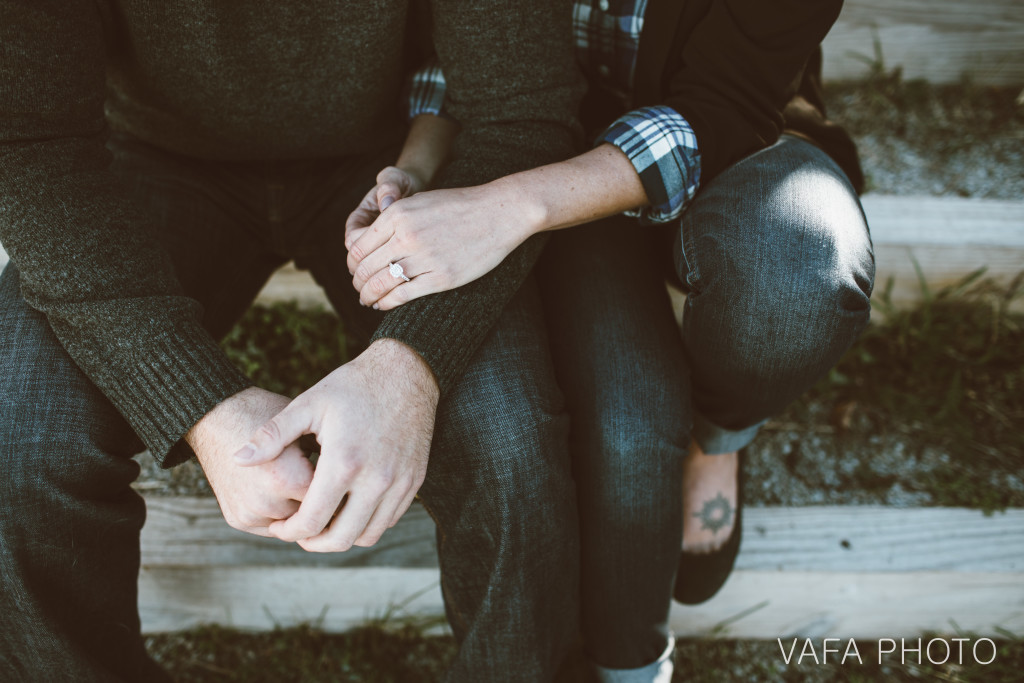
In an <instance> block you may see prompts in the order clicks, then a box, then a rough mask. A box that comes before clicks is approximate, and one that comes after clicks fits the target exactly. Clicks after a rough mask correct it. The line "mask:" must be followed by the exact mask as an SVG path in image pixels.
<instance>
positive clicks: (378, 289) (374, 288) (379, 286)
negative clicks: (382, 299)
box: [366, 277, 388, 296]
mask: <svg viewBox="0 0 1024 683" xmlns="http://www.w3.org/2000/svg"><path fill="white" fill-rule="evenodd" d="M366 284H367V285H369V287H370V291H371V292H373V293H374V294H376V295H377V296H381V295H382V294H384V292H386V291H387V289H388V288H387V285H386V284H385V283H384V280H382V279H381V278H379V277H375V278H373V279H372V280H370V281H369V282H367V283H366Z"/></svg>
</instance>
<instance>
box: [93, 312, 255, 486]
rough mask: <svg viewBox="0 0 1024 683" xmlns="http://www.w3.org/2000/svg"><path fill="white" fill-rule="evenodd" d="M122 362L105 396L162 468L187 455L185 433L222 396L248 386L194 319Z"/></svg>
mask: <svg viewBox="0 0 1024 683" xmlns="http://www.w3.org/2000/svg"><path fill="white" fill-rule="evenodd" d="M133 360H136V361H137V362H136V363H134V364H133V365H131V366H130V367H126V366H124V365H121V367H120V370H121V371H120V372H119V373H118V374H119V376H118V378H117V380H116V381H114V382H111V383H110V384H109V385H108V386H107V387H106V390H107V391H106V393H107V396H108V398H110V399H111V401H113V403H114V405H116V406H118V407H119V408H120V410H121V412H122V413H123V414H124V416H125V418H126V419H127V420H128V422H129V424H131V426H132V427H133V428H134V429H135V431H136V433H137V434H138V435H139V437H140V438H141V439H142V441H143V442H144V443H145V444H146V446H147V447H148V448H149V450H150V452H151V453H152V454H153V457H154V458H155V459H156V461H157V462H158V463H159V464H160V465H161V467H173V466H174V465H177V464H179V463H181V462H184V461H185V460H188V459H189V458H190V457H192V455H193V453H192V449H191V448H190V447H189V446H188V444H186V443H185V441H184V438H183V437H184V436H185V434H186V433H187V432H188V431H189V430H190V429H191V428H192V427H193V425H195V423H196V422H198V421H199V419H200V418H202V417H203V416H204V415H206V414H207V413H208V412H210V410H212V409H213V408H214V406H216V405H217V404H218V403H220V402H221V401H223V400H224V399H226V398H228V397H229V396H232V395H234V394H236V393H238V392H239V391H242V390H243V389H246V388H248V387H250V386H252V382H251V381H249V380H248V379H247V378H246V377H245V375H243V374H242V373H241V372H240V371H239V370H238V369H237V368H236V367H235V366H234V365H232V364H231V361H230V360H229V359H228V357H227V356H226V355H225V354H224V352H223V351H222V350H221V349H220V347H219V346H218V345H217V343H216V342H215V341H214V340H213V339H212V338H211V337H210V336H209V335H208V334H207V333H206V331H205V330H203V329H202V328H201V327H199V326H198V324H196V325H194V326H191V325H186V326H183V327H182V328H180V329H175V330H174V331H172V332H170V333H168V334H166V335H165V336H164V337H162V338H159V339H153V340H150V342H149V344H147V353H146V354H145V357H144V358H138V359H133Z"/></svg>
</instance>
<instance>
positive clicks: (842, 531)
mask: <svg viewBox="0 0 1024 683" xmlns="http://www.w3.org/2000/svg"><path fill="white" fill-rule="evenodd" d="M147 505H148V509H149V516H148V519H147V521H146V526H145V528H144V529H143V532H142V562H143V564H144V565H146V566H149V567H158V566H182V567H184V566H194V567H202V566H250V565H274V566H286V567H287V566H296V565H298V566H304V567H370V566H373V567H402V568H428V567H429V568H433V567H436V566H437V558H436V554H435V545H434V524H433V521H432V520H431V519H430V517H429V516H428V515H427V514H426V512H425V511H424V510H423V508H422V507H421V506H420V505H414V506H413V507H412V508H411V509H410V511H409V513H408V514H406V515H405V517H403V518H402V520H401V521H400V522H399V523H398V524H397V525H396V526H395V527H394V528H393V529H391V530H389V531H388V532H387V533H386V534H385V535H384V537H383V538H382V539H381V541H380V543H378V545H377V546H374V547H373V548H353V549H352V550H350V551H349V552H347V553H333V554H322V553H306V552H305V551H303V550H302V549H301V548H299V547H298V546H296V545H294V544H288V543H283V542H281V541H278V540H276V539H268V538H260V537H257V536H252V535H250V534H246V533H243V532H240V531H236V530H234V529H232V528H231V527H229V526H228V525H227V524H226V523H225V522H224V520H223V518H222V517H221V514H220V511H219V510H218V508H217V504H216V501H214V500H213V499H212V498H184V497H182V498H177V497H176V498H158V497H150V498H147ZM744 515H745V524H744V536H743V552H742V553H741V554H740V557H739V559H738V560H737V567H738V568H740V569H747V570H756V571H786V572H789V571H818V572H922V571H947V572H999V573H1019V574H1024V510H1016V509H1015V510H1008V511H1006V512H1003V513H997V514H994V515H992V516H990V517H987V516H985V515H984V514H983V513H981V512H979V511H977V510H967V509H961V508H906V509H899V508H889V507H875V506H816V507H796V508H782V507H770V508H761V507H752V508H748V509H746V510H744Z"/></svg>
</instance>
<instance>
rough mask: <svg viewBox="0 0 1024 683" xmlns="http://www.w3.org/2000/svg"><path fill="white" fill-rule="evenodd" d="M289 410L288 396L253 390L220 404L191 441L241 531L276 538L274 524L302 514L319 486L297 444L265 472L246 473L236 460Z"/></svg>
mask: <svg viewBox="0 0 1024 683" xmlns="http://www.w3.org/2000/svg"><path fill="white" fill-rule="evenodd" d="M286 405H288V399H287V398H285V397H284V396H280V395H278V394H274V393H271V392H269V391H264V390H263V389H259V388H256V387H251V388H249V389H245V390H244V391H240V392H238V393H237V394H235V395H234V396H232V397H230V398H228V399H227V400H225V401H224V402H222V403H221V404H219V405H218V406H217V407H216V408H214V409H213V410H211V411H210V412H209V413H207V414H206V416H204V417H203V419H201V420H200V421H199V422H197V423H196V425H195V426H194V427H193V428H192V429H191V430H189V433H188V434H187V435H186V436H185V439H186V440H187V441H188V443H189V445H190V446H192V450H194V451H195V452H196V456H197V457H198V459H199V464H200V465H202V466H203V471H204V472H205V473H206V478H207V479H209V480H210V486H211V487H212V488H213V492H214V494H215V495H216V496H217V502H218V503H219V504H220V509H221V512H222V513H223V514H224V519H225V520H227V522H228V524H230V525H231V526H232V527H234V528H235V529H240V530H241V531H247V532H249V533H251V534H256V535H258V536H270V535H271V534H270V532H269V531H268V530H267V528H268V527H269V526H270V524H271V523H272V522H274V521H275V520H281V519H287V518H288V517H290V516H291V515H292V514H294V513H295V511H296V510H298V509H299V502H300V501H301V500H302V499H303V497H304V496H305V494H306V489H308V488H309V485H310V483H311V482H312V480H313V465H312V464H311V463H310V461H309V459H308V458H307V457H306V456H305V454H304V453H303V452H302V450H301V449H300V448H299V447H298V446H297V445H296V444H294V443H291V442H289V443H287V444H284V445H283V446H282V447H281V449H280V452H281V455H280V457H278V458H276V459H274V460H272V461H270V462H267V463H266V464H264V465H260V466H259V467H240V466H239V465H238V464H237V463H236V462H235V461H234V459H233V458H232V457H231V456H232V455H233V454H234V453H235V452H236V451H237V450H238V449H239V448H241V447H242V446H243V445H244V444H245V443H246V442H247V441H248V440H249V439H251V437H252V434H253V432H255V431H256V429H257V428H259V427H260V425H262V424H264V423H265V422H266V421H267V420H269V419H270V418H272V417H273V416H274V415H276V414H277V413H278V412H279V411H280V410H281V409H282V408H284V407H285V406H286Z"/></svg>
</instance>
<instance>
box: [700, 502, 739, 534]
mask: <svg viewBox="0 0 1024 683" xmlns="http://www.w3.org/2000/svg"><path fill="white" fill-rule="evenodd" d="M693 516H694V517H697V518H699V519H700V523H701V525H702V526H703V527H704V528H705V529H708V530H710V531H711V533H713V534H714V533H718V532H719V531H720V530H721V529H724V528H725V527H727V526H729V524H730V523H731V522H732V506H731V505H729V501H728V500H726V499H725V496H723V495H722V494H721V493H719V494H718V495H717V496H715V497H714V498H712V499H711V500H709V501H707V502H706V503H704V507H703V508H701V511H700V512H694V513H693Z"/></svg>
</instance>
